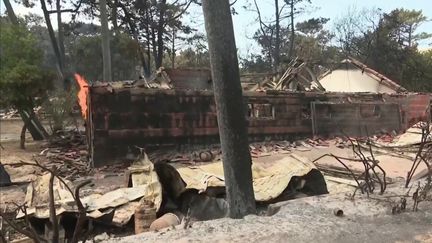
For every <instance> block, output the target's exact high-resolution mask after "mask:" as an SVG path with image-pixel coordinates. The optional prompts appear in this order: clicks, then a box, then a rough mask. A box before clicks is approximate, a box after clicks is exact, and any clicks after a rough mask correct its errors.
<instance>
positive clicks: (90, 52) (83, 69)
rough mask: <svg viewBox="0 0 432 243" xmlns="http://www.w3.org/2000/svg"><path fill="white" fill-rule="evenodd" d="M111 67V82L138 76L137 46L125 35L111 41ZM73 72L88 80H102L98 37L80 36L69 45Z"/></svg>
mask: <svg viewBox="0 0 432 243" xmlns="http://www.w3.org/2000/svg"><path fill="white" fill-rule="evenodd" d="M110 45H111V63H112V64H111V66H112V75H113V76H112V77H113V80H126V79H137V78H138V76H139V71H137V67H139V65H140V63H139V58H138V57H139V56H138V52H139V46H138V45H137V43H136V42H135V41H134V40H132V39H131V38H130V37H129V36H127V35H126V34H118V35H116V36H114V37H113V38H112V39H111V44H110ZM70 50H71V51H70V53H71V60H72V61H73V66H74V67H75V71H76V72H78V73H81V74H84V75H85V76H86V78H87V79H88V80H91V81H95V80H101V79H102V74H103V72H102V66H103V61H102V48H101V37H100V36H98V35H97V36H86V35H82V36H79V37H77V38H76V40H75V41H74V42H73V43H71V45H70Z"/></svg>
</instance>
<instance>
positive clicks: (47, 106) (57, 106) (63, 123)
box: [42, 88, 77, 133]
mask: <svg viewBox="0 0 432 243" xmlns="http://www.w3.org/2000/svg"><path fill="white" fill-rule="evenodd" d="M76 93H77V91H76V89H74V88H71V90H69V91H60V90H59V91H56V92H54V93H51V94H50V98H49V99H47V100H46V101H45V102H44V103H43V104H42V107H43V109H44V110H45V112H46V113H47V114H48V117H46V119H47V120H48V124H49V126H50V129H51V132H52V133H54V132H56V131H59V130H63V129H64V128H66V127H67V126H71V125H76V124H77V121H76V119H75V117H74V116H73V112H74V107H75V106H76V104H77V98H76Z"/></svg>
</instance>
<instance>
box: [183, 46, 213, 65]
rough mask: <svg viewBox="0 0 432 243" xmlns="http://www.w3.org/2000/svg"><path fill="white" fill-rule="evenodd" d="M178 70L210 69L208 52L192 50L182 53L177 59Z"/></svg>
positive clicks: (188, 49)
mask: <svg viewBox="0 0 432 243" xmlns="http://www.w3.org/2000/svg"><path fill="white" fill-rule="evenodd" d="M175 67H177V68H210V58H209V54H208V52H207V51H194V50H193V49H192V48H187V49H186V50H183V51H180V53H179V55H177V56H176V58H175Z"/></svg>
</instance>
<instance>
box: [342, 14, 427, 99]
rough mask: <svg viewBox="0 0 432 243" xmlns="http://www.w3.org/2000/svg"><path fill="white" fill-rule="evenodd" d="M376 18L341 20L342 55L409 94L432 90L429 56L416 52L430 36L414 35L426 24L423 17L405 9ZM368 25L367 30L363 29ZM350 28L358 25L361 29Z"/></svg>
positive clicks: (379, 15)
mask: <svg viewBox="0 0 432 243" xmlns="http://www.w3.org/2000/svg"><path fill="white" fill-rule="evenodd" d="M372 15H373V14H370V16H372ZM375 16H376V17H375V18H370V19H366V20H361V19H357V20H356V19H352V16H347V17H345V18H344V19H342V21H341V22H340V23H339V30H341V32H342V33H341V34H340V36H343V37H345V38H341V42H342V47H343V49H344V51H345V53H346V54H347V55H350V56H354V57H355V58H357V59H359V60H362V61H363V62H365V63H366V64H367V65H369V66H370V67H372V68H374V69H376V70H377V71H379V72H381V73H383V74H385V75H386V76H388V77H390V78H392V79H394V80H395V81H397V82H399V83H400V84H401V85H402V86H404V87H405V88H407V89H408V90H410V91H423V92H424V91H432V84H431V80H432V79H431V72H432V71H431V70H432V62H431V60H430V59H431V56H430V54H429V55H428V53H427V52H426V53H420V52H419V51H418V50H417V46H418V42H419V41H422V40H426V39H428V38H431V37H432V35H431V34H430V33H423V32H422V33H418V32H417V28H418V27H419V26H420V25H421V24H423V23H425V22H426V21H427V18H426V16H424V15H423V13H422V11H416V10H406V9H395V10H393V11H391V12H390V13H384V14H381V13H378V14H375ZM356 21H357V22H356ZM362 21H363V22H362ZM364 22H369V24H367V23H364ZM368 25H369V26H370V27H368V28H366V29H364V28H363V27H364V26H368ZM350 26H351V27H350ZM353 26H360V29H357V30H356V29H355V28H352V27H353ZM374 26H375V27H374Z"/></svg>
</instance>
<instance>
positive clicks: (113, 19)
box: [111, 0, 119, 34]
mask: <svg viewBox="0 0 432 243" xmlns="http://www.w3.org/2000/svg"><path fill="white" fill-rule="evenodd" d="M112 1H113V2H112V8H111V22H112V25H113V30H114V33H116V34H118V32H119V28H118V24H117V6H118V0H112Z"/></svg>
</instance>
